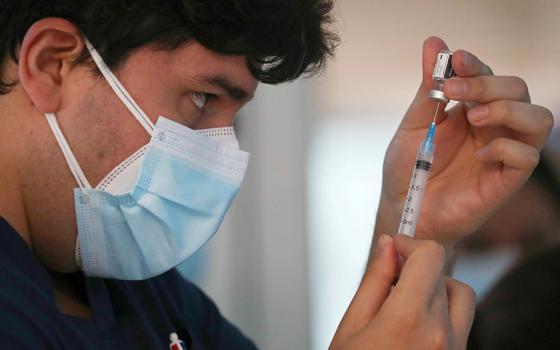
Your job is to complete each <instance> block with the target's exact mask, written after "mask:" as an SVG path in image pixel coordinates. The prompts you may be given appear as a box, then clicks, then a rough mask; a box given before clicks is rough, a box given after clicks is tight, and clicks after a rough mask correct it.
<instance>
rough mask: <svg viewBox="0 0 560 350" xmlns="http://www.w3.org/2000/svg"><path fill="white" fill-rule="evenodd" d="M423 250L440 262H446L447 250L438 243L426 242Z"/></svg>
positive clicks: (423, 244)
mask: <svg viewBox="0 0 560 350" xmlns="http://www.w3.org/2000/svg"><path fill="white" fill-rule="evenodd" d="M422 248H423V249H424V251H425V252H426V253H427V254H429V255H430V256H431V257H433V258H434V259H436V260H438V261H443V260H445V248H444V247H443V246H442V245H441V244H439V243H437V242H436V241H431V240H430V241H425V242H423V243H422Z"/></svg>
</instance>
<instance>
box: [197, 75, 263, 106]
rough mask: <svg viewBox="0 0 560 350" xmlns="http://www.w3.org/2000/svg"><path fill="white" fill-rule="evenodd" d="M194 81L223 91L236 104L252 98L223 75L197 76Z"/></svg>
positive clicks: (251, 95)
mask: <svg viewBox="0 0 560 350" xmlns="http://www.w3.org/2000/svg"><path fill="white" fill-rule="evenodd" d="M196 80H198V81H199V82H202V83H205V84H209V85H213V86H216V87H218V88H220V89H222V90H224V91H225V92H226V93H227V94H228V96H229V97H230V98H231V99H233V100H235V101H237V102H243V101H246V100H250V99H251V98H253V94H250V93H249V92H247V91H245V90H244V89H243V88H241V87H239V86H237V85H235V84H234V83H232V82H231V81H230V80H229V79H228V78H227V77H225V76H223V75H211V76H199V77H197V79H196Z"/></svg>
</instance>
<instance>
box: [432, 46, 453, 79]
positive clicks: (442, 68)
mask: <svg viewBox="0 0 560 350" xmlns="http://www.w3.org/2000/svg"><path fill="white" fill-rule="evenodd" d="M452 58H453V53H451V52H440V53H438V57H437V61H436V65H435V67H434V73H433V74H432V78H433V79H435V80H444V79H450V78H452V77H454V76H455V72H454V71H453V66H452V65H451V59H452Z"/></svg>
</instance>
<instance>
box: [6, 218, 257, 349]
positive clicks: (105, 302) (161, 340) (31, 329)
mask: <svg viewBox="0 0 560 350" xmlns="http://www.w3.org/2000/svg"><path fill="white" fill-rule="evenodd" d="M84 279H85V287H86V290H87V296H88V300H89V303H90V307H91V310H92V313H93V319H92V320H86V319H81V318H78V317H74V316H69V315H65V314H63V313H62V312H61V311H60V310H59V309H58V307H57V305H56V302H55V299H54V294H53V291H52V289H51V287H50V284H49V275H48V272H47V271H46V270H45V268H44V267H43V266H42V265H41V264H40V263H39V261H38V260H37V259H36V257H35V256H34V255H33V253H32V252H31V250H30V249H29V247H28V246H27V244H26V243H25V242H24V241H23V239H22V238H21V237H20V236H19V234H18V233H17V232H16V231H14V229H13V228H12V227H10V225H9V224H8V223H7V222H6V221H5V220H3V219H2V218H0V349H2V350H4V349H6V350H9V349H92V350H93V349H95V350H101V349H122V350H124V349H126V350H129V349H131V350H136V349H149V350H154V349H169V344H170V342H169V335H170V334H171V333H172V332H175V333H177V334H178V335H179V338H180V339H181V340H183V341H184V342H185V343H186V345H187V349H189V350H194V349H256V347H255V345H254V344H253V343H252V342H251V341H250V340H249V339H247V338H246V337H245V336H244V335H243V334H242V333H241V332H240V331H239V329H237V328H235V327H234V326H233V325H232V324H231V323H229V322H228V321H227V320H225V319H224V318H223V317H222V315H220V313H219V311H218V309H217V308H216V306H215V305H214V303H213V302H212V301H211V300H210V299H209V298H208V297H207V296H206V295H204V293H203V292H202V291H200V290H199V289H198V288H197V287H195V286H194V285H193V284H191V283H189V282H187V281H186V280H185V279H183V278H182V277H181V275H180V274H179V273H178V272H177V271H175V270H174V269H173V270H171V271H169V272H167V273H165V274H163V275H161V276H158V277H155V278H152V279H149V280H146V281H133V282H130V281H117V280H110V279H100V278H88V277H84Z"/></svg>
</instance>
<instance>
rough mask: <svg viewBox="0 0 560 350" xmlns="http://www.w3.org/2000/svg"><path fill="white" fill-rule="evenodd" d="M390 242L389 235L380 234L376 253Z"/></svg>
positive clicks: (379, 252)
mask: <svg viewBox="0 0 560 350" xmlns="http://www.w3.org/2000/svg"><path fill="white" fill-rule="evenodd" d="M390 244H391V237H389V236H388V235H385V234H383V235H381V237H379V242H377V254H378V255H379V254H382V253H383V252H384V251H385V250H386V249H387V247H389V245H390Z"/></svg>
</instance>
